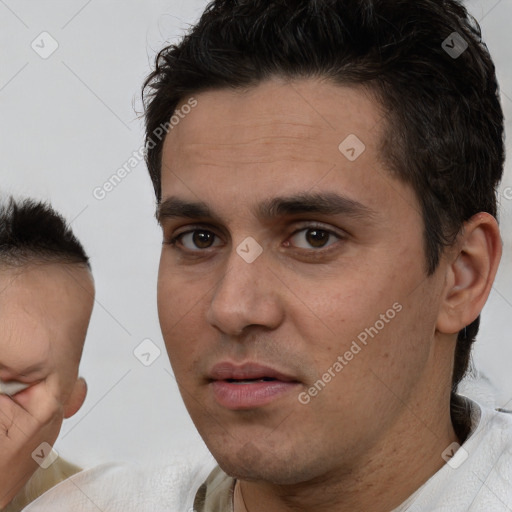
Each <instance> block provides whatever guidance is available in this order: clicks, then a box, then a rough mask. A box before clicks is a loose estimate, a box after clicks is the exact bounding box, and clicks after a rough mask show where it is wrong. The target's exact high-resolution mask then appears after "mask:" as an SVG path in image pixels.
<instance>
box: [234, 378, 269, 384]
mask: <svg viewBox="0 0 512 512" xmlns="http://www.w3.org/2000/svg"><path fill="white" fill-rule="evenodd" d="M273 380H277V379H273V378H272V377H262V378H261V379H226V382H229V383H230V384H251V383H253V382H271V381H273Z"/></svg>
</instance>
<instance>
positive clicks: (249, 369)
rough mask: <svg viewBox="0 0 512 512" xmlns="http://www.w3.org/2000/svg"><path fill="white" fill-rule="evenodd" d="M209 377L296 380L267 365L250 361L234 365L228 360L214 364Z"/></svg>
mask: <svg viewBox="0 0 512 512" xmlns="http://www.w3.org/2000/svg"><path fill="white" fill-rule="evenodd" d="M210 379H211V380H226V381H230V380H231V381H240V380H258V379H267V380H270V379H271V380H279V381H282V382H298V381H297V379H295V378H294V377H291V376H290V375H286V374H285V373H283V372H280V371H278V370H275V369H273V368H270V367H269V366H264V365H261V364H258V363H252V362H249V363H244V364H242V365H235V364H233V363H231V362H228V361H225V362H222V363H218V364H216V365H215V366H214V367H213V368H212V370H211V372H210Z"/></svg>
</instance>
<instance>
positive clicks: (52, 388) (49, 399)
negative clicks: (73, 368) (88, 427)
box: [0, 376, 64, 509]
mask: <svg viewBox="0 0 512 512" xmlns="http://www.w3.org/2000/svg"><path fill="white" fill-rule="evenodd" d="M58 396H59V394H58V389H57V379H56V378H55V377H54V376H49V377H47V378H46V379H43V380H41V381H39V382H37V383H34V384H32V385H31V386H30V387H28V388H27V389H25V390H24V391H21V392H19V393H17V394H16V395H14V396H13V397H10V396H8V395H0V509H1V508H3V507H5V506H6V505H7V504H8V503H9V502H10V501H11V500H12V499H13V498H14V496H15V495H16V494H17V493H18V492H19V491H20V489H21V488H22V487H23V486H24V485H25V483H26V482H27V481H28V480H29V478H30V477H31V476H32V474H33V473H34V472H35V471H36V469H37V468H38V467H39V465H38V462H36V460H38V461H39V458H38V457H37V456H36V455H37V454H41V449H40V448H38V447H39V446H40V445H41V444H42V443H48V444H49V445H50V446H53V443H54V442H55V440H56V439H57V436H58V434H59V430H60V427H61V424H62V420H63V416H64V411H63V407H62V405H61V404H60V403H59V401H58V400H57V399H56V397H58ZM33 452H35V454H34V458H35V459H36V460H34V458H33V457H32V453H33ZM44 453H45V455H48V450H45V451H44ZM42 461H43V457H41V459H40V462H42Z"/></svg>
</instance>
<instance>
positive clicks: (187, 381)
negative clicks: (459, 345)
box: [158, 80, 453, 483]
mask: <svg viewBox="0 0 512 512" xmlns="http://www.w3.org/2000/svg"><path fill="white" fill-rule="evenodd" d="M195 98H196V99H197V106H196V107H195V108H194V109H192V110H191V112H190V113H189V114H188V115H187V116H186V117H185V118H184V119H182V120H181V121H180V123H179V124H178V125H177V126H175V127H174V128H173V130H172V131H171V132H170V133H169V134H168V135H167V138H166V141H165V145H164V150H163V161H162V163H163V170H162V206H161V208H160V221H161V224H162V227H163V234H164V240H165V241H170V240H171V239H173V238H174V237H177V236H178V235H183V236H181V237H179V238H178V240H177V241H176V243H175V245H171V244H164V245H163V247H162V254H161V261H160V270H159V286H158V307H159V317H160V323H161V327H162V332H163V335H164V339H165V343H166V346H167V350H168V353H169V357H170V361H171V364H172V367H173V370H174V373H175V376H176V380H177V382H178V384H179V386H180V390H181V394H182V396H183V400H184V402H185V405H186V407H187V409H188V411H189V413H190V415H191V417H192V420H193V421H194V423H195V425H196V427H197V429H198V431H199V433H200V434H201V436H202V437H203V439H204V441H205V442H206V444H207V446H208V447H209V449H210V450H211V452H212V453H213V455H214V456H215V458H216V459H217V461H218V462H219V464H220V465H221V467H222V468H223V469H224V470H225V471H226V472H228V473H230V474H232V475H236V476H238V477H240V478H244V479H247V480H261V479H262V480H266V481H272V482H275V483H297V482H302V481H305V480H308V479H311V478H315V477H317V476H319V475H321V474H323V473H325V472H326V471H329V470H333V469H339V470H343V468H350V466H351V464H353V463H354V461H356V460H357V459H358V457H360V456H362V455H363V454H364V453H367V452H368V451H369V450H370V449H371V447H372V446H374V445H376V443H377V442H378V441H379V439H382V437H383V436H386V434H387V433H389V432H390V431H391V430H392V429H393V428H394V425H396V422H397V421H404V422H407V421H410V419H411V418H412V417H413V416H414V414H413V413H411V411H416V410H417V409H418V403H419V402H420V401H421V400H424V399H427V400H435V399H437V398H438V397H437V398H436V397H432V393H430V394H429V393H428V392H427V391H426V390H427V389H430V391H432V382H434V383H436V382H440V384H439V387H440V388H441V387H442V386H444V387H445V388H446V389H449V372H450V370H449V368H450V365H451V362H452V361H451V359H450V355H449V354H450V352H449V350H451V349H452V348H453V347H448V348H444V349H442V350H445V352H443V353H441V352H440V350H441V349H439V348H436V347H437V345H436V344H435V343H434V340H435V337H434V332H435V326H436V318H437V316H438V311H439V304H440V295H441V291H442V286H443V276H442V268H443V266H442V265H443V264H442V265H441V270H440V271H438V272H436V274H434V276H432V277H430V278H427V277H426V274H425V267H426V264H425V254H424V245H423V222H422V217H421V214H420V208H419V204H418V201H417V199H416V196H415V194H414V193H413V190H412V189H411V188H410V187H408V186H407V185H405V184H404V183H402V182H401V181H399V180H397V179H395V178H394V177H393V176H392V175H391V174H390V173H389V171H387V170H386V169H385V168H384V166H383V164H382V158H381V155H380V153H379V144H380V142H381V138H382V129H383V119H382V117H381V113H380V111H379V108H378V105H377V103H376V102H375V101H374V100H373V99H372V98H371V97H370V96H369V95H367V94H365V93H364V92H363V90H362V89H356V88H348V87H341V86H338V85H332V84H329V83H325V82H324V83H322V82H319V81H314V80H302V81H295V82H292V83H285V82H282V81H278V80H272V81H268V82H265V83H263V84H261V85H259V86H257V87H254V88H252V89H250V90H246V91H232V90H218V91H208V92H203V93H201V94H198V95H196V96H195ZM350 134H353V135H355V136H356V137H357V139H359V141H361V142H362V143H363V144H364V146H365V149H364V151H363V152H361V149H362V146H361V143H360V142H358V141H357V139H355V138H354V137H353V136H351V137H349V136H350ZM347 137H349V139H347ZM345 139H347V141H346V142H345V143H344V144H342V145H341V149H340V148H339V146H340V143H342V141H345ZM354 157H355V158H354ZM321 195H330V197H331V199H332V198H333V197H334V195H337V196H339V197H340V198H342V199H339V202H340V204H339V205H338V206H339V208H337V209H336V211H335V210H334V209H332V210H329V208H322V206H325V204H324V205H322V203H321V202H319V201H318V198H319V197H320V196H321ZM297 196H301V197H297ZM306 196H311V200H312V201H313V203H314V204H315V205H316V206H315V207H313V208H311V204H309V206H308V204H305V203H306V201H304V199H306ZM171 198H173V200H172V202H171ZM288 198H295V199H296V200H297V201H295V200H293V201H291V202H289V201H288ZM175 199H179V200H180V201H182V202H186V203H198V202H200V203H204V205H203V206H207V208H208V210H209V213H208V212H206V211H203V212H195V213H196V214H197V215H193V213H194V210H195V209H194V208H192V207H190V208H177V207H176V206H177V203H175V202H174V200H175ZM269 202H273V203H272V204H274V206H276V205H277V207H274V208H272V209H270V210H269V208H266V207H268V206H269ZM307 202H308V203H310V201H307ZM178 206H179V205H178ZM317 206H318V207H317ZM180 212H181V213H180ZM265 212H266V214H267V215H263V213H265ZM248 237H249V239H248ZM259 251H261V253H259ZM354 342H355V343H354ZM338 356H341V360H340V359H339V357H338ZM440 356H442V357H443V358H444V360H443V359H441V358H440ZM436 358H437V359H438V360H437V361H436ZM336 363H338V364H336ZM258 365H259V366H258ZM262 367H263V368H262ZM265 377H266V378H265ZM261 378H265V379H264V380H261ZM236 381H238V382H236ZM319 381H320V382H319ZM315 383H316V384H315ZM435 386H437V384H434V387H435ZM436 389H437V388H436ZM433 394H434V395H435V392H434V393H433ZM427 434H428V432H427Z"/></svg>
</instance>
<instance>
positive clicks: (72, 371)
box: [0, 263, 94, 405]
mask: <svg viewBox="0 0 512 512" xmlns="http://www.w3.org/2000/svg"><path fill="white" fill-rule="evenodd" d="M0 290H1V293H0V332H1V333H2V336H1V340H0V379H2V380H4V381H10V380H15V381H20V382H24V383H27V384H34V383H36V382H40V381H43V380H46V382H47V383H48V384H50V385H49V387H48V389H51V390H53V391H55V390H58V391H55V396H54V398H55V400H57V401H58V402H59V403H60V404H61V405H64V404H65V403H66V401H67V399H68V398H69V396H70V393H71V391H72V389H73V385H74V384H75V382H76V379H77V375H78V366H79V363H80V357H81V354H82V350H83V345H84V341H85V336H86V333H87V327H88V325H89V320H90V316H91V312H92V307H93V303H94V284H93V280H92V276H91V274H90V272H89V271H88V270H86V269H85V268H83V267H82V266H79V265H77V264H71V265H67V264H56V263H51V264H42V265H35V264H34V265H29V266H25V267H23V268H19V269H3V270H2V271H1V272H0Z"/></svg>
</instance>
